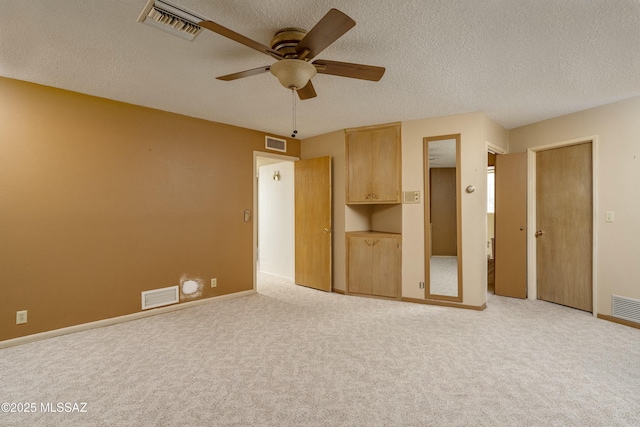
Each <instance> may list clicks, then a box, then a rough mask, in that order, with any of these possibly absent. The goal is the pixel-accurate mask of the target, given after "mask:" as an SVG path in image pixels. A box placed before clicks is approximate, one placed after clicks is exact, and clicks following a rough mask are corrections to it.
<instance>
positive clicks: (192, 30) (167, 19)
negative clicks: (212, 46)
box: [138, 0, 207, 41]
mask: <svg viewBox="0 0 640 427" xmlns="http://www.w3.org/2000/svg"><path fill="white" fill-rule="evenodd" d="M206 20H207V18H205V17H203V16H198V15H197V14H195V13H194V12H191V11H190V10H187V9H185V8H183V7H182V6H178V5H175V4H172V3H169V2H168V1H166V0H149V1H148V2H147V4H146V6H145V7H144V9H142V13H141V14H140V16H139V17H138V22H142V23H143V24H147V25H149V26H152V27H154V28H158V29H160V30H163V31H166V32H168V33H170V34H173V35H175V36H178V37H180V38H183V39H185V40H189V41H192V40H193V39H195V38H196V37H197V36H198V34H200V33H201V32H202V27H200V26H199V25H198V24H199V23H200V22H201V21H206Z"/></svg>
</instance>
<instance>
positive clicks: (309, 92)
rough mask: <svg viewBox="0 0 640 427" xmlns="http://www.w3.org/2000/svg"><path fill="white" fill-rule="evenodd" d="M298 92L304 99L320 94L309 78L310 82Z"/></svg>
mask: <svg viewBox="0 0 640 427" xmlns="http://www.w3.org/2000/svg"><path fill="white" fill-rule="evenodd" d="M297 92H298V97H300V99H302V100H305V99H309V98H315V97H316V96H318V95H317V94H316V90H315V89H314V88H313V84H312V83H311V80H309V83H307V84H306V85H305V86H304V87H303V88H302V89H298V91H297Z"/></svg>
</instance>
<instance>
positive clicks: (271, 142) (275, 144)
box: [264, 136, 287, 153]
mask: <svg viewBox="0 0 640 427" xmlns="http://www.w3.org/2000/svg"><path fill="white" fill-rule="evenodd" d="M264 148H266V149H267V150H273V151H280V152H283V153H286V152H287V141H286V140H284V139H280V138H274V137H272V136H265V142H264Z"/></svg>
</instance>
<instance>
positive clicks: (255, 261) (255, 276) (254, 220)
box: [251, 150, 300, 292]
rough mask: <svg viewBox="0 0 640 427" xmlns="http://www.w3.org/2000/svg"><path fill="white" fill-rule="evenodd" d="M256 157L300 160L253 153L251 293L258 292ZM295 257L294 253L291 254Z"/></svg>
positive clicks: (257, 152) (291, 159)
mask: <svg viewBox="0 0 640 427" xmlns="http://www.w3.org/2000/svg"><path fill="white" fill-rule="evenodd" d="M258 157H268V158H271V159H276V160H281V161H290V162H295V161H297V160H300V158H299V157H294V156H285V155H283V154H275V153H268V152H266V151H255V150H254V152H253V208H252V209H253V214H252V215H253V218H252V220H251V222H252V223H253V224H252V227H253V291H254V292H257V290H258V286H257V285H258V269H257V268H256V266H257V265H258V215H259V214H260V213H259V212H258ZM293 255H294V257H295V253H294V254H293ZM294 274H295V259H294Z"/></svg>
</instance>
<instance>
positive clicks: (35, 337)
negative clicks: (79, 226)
mask: <svg viewBox="0 0 640 427" xmlns="http://www.w3.org/2000/svg"><path fill="white" fill-rule="evenodd" d="M255 293H256V291H255V290H249V291H242V292H236V293H233V294H228V295H221V296H219V297H211V298H206V299H200V300H196V301H189V302H185V303H182V304H174V305H169V306H166V307H159V308H154V309H151V310H148V311H140V312H137V313H131V314H125V315H124V316H118V317H111V318H109V319H103V320H97V321H95V322H89V323H82V324H80V325H74V326H69V327H66V328H60V329H54V330H52V331H46V332H40V333H38V334H32V335H26V336H24V337H18V338H12V339H9V340H5V341H0V349H2V348H7V347H13V346H16V345H21V344H27V343H30V342H35V341H40V340H46V339H49V338H53V337H58V336H60V335H67V334H73V333H75V332H81V331H87V330H89V329H95V328H102V327H104V326H110V325H115V324H117V323H124V322H129V321H131V320H137V319H142V318H144V317H149V316H155V315H158V314H163V313H169V312H172V311H176V310H182V309H184V308H190V307H195V306H198V305H203V304H207V303H210V302H213V301H220V300H225V299H231V298H239V297H243V296H247V295H252V294H255Z"/></svg>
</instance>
